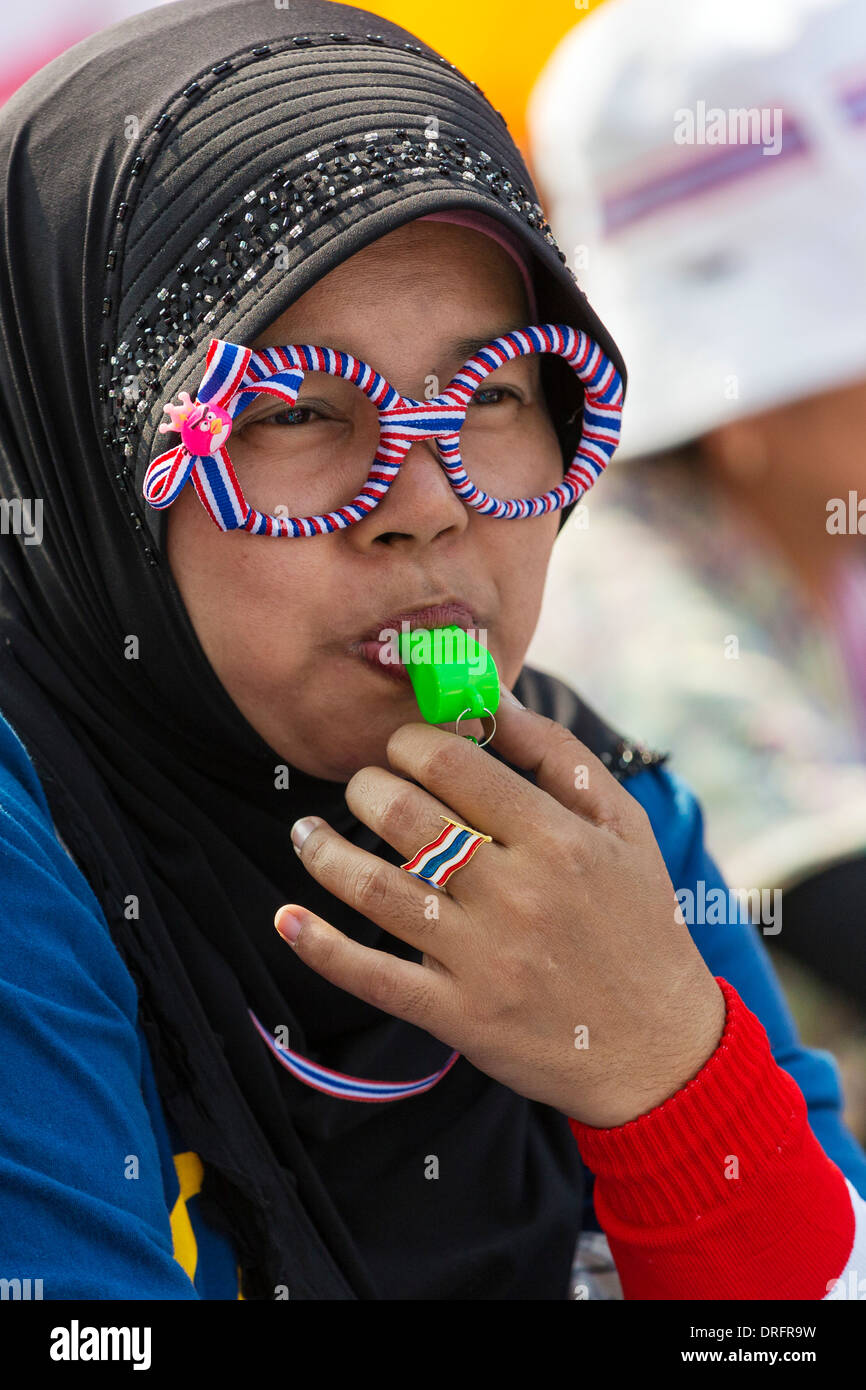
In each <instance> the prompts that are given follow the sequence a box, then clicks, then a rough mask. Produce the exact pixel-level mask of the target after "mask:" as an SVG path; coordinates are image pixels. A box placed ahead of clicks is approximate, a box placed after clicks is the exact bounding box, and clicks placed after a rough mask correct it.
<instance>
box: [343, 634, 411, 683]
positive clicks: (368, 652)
mask: <svg viewBox="0 0 866 1390" xmlns="http://www.w3.org/2000/svg"><path fill="white" fill-rule="evenodd" d="M352 650H353V651H354V652H356V653H357V655H358V656H360V657H361V658H362V659H363V660H364V661H366V662H367V664H368V665H370V666H374V667H375V668H376V670H377V671H381V672H382V675H383V676H390V677H391V679H392V680H396V681H402V682H403V683H404V684H406V685H411V681H410V680H409V672H408V671H407V670H406V667H405V666H404V665H403V663H402V661H393V660H390V659H389V660H388V661H383V660H382V659H381V656H380V655H379V654H380V652H382V651H387V653H388V656H389V658H390V657H391V644H390V643H388V642H359V643H358V645H357V646H356V647H353V649H352Z"/></svg>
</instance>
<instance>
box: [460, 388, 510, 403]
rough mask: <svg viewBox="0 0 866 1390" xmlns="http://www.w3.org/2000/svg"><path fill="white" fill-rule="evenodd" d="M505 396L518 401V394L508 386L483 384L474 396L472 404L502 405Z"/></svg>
mask: <svg viewBox="0 0 866 1390" xmlns="http://www.w3.org/2000/svg"><path fill="white" fill-rule="evenodd" d="M505 398H509V399H510V400H513V401H516V400H518V396H517V395H516V393H515V392H514V391H509V389H508V387H507V386H482V387H480V388H479V389H478V390H477V391H476V392H475V395H474V396H473V397H472V401H471V404H472V405H501V404H502V401H503V400H504V399H505Z"/></svg>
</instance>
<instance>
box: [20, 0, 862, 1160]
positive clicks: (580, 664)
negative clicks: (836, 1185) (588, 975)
mask: <svg viewBox="0 0 866 1390" xmlns="http://www.w3.org/2000/svg"><path fill="white" fill-rule="evenodd" d="M169 3H170V0H169ZM149 8H153V6H152V4H151V3H139V2H138V0H89V3H87V2H84V0H63V3H60V2H59V0H29V3H28V4H27V5H26V6H21V7H20V8H19V7H17V6H6V7H4V9H3V12H2V15H0V55H2V56H0V102H2V101H5V100H7V99H8V97H9V96H10V94H11V93H12V92H13V91H14V90H15V89H16V87H18V86H19V85H21V83H23V82H24V81H26V79H27V78H28V77H29V76H30V75H31V74H32V73H33V72H35V71H36V70H37V69H38V68H39V67H41V66H42V65H43V64H45V63H46V62H49V61H50V60H51V59H52V58H53V57H55V56H56V55H57V54H58V53H60V52H62V51H63V50H65V49H66V48H68V47H69V46H71V45H72V44H74V43H76V42H78V41H79V40H80V39H82V38H84V37H85V36H86V35H87V34H89V33H92V32H93V31H95V30H97V29H100V28H104V27H106V26H107V25H110V24H113V23H115V22H117V21H118V20H120V19H123V18H125V17H126V16H127V15H129V14H131V13H134V12H136V11H138V10H143V9H149ZM361 8H369V9H370V10H371V13H374V14H380V15H382V16H384V17H387V18H389V19H392V20H394V21H396V22H397V23H400V24H403V25H405V26H406V28H408V29H410V30H411V31H412V32H414V33H415V34H417V35H418V36H419V37H420V38H422V39H423V40H425V41H426V42H428V43H430V44H432V45H433V46H434V47H435V48H437V49H438V50H439V51H440V52H443V53H445V54H447V56H448V57H449V59H450V60H451V61H453V62H455V63H456V64H457V65H458V66H459V67H460V68H461V69H462V70H463V71H464V72H465V73H466V74H467V75H468V76H470V77H471V78H473V79H474V80H475V81H477V82H478V83H479V85H480V86H481V88H482V89H483V91H484V92H485V94H486V95H487V97H488V98H489V99H490V100H491V101H492V103H493V104H494V106H496V107H497V108H498V109H499V110H500V111H501V112H502V113H503V115H504V116H505V118H506V120H507V121H508V124H509V126H510V128H511V130H512V133H513V134H514V136H515V138H516V140H517V142H518V144H520V146H521V148H522V149H523V152H524V155H525V157H526V159H527V162H528V164H529V166H530V168H531V170H532V172H533V176H534V178H535V180H536V183H537V185H538V187H539V191H540V193H541V197H542V201H543V203H544V206H545V210H546V212H547V215H548V217H549V219H550V221H551V223H552V226H553V229H554V232H555V233H556V236H557V240H558V242H559V244H560V246H561V247H562V248H563V250H565V251H566V253H567V254H568V257H569V261H570V263H571V265H572V267H573V268H574V270H575V271H576V272H577V275H578V279H579V280H580V283H581V285H582V286H583V288H584V289H585V290H586V291H587V293H588V294H589V297H590V299H591V301H592V303H593V305H594V307H595V308H596V309H597V310H598V312H599V313H600V315H601V317H602V319H603V320H604V321H605V323H606V324H607V325H608V326H609V327H610V329H611V331H612V333H613V335H614V337H615V338H616V340H617V342H618V343H619V345H620V347H621V348H622V351H623V353H624V356H625V360H626V364H627V367H628V371H629V390H628V399H627V402H626V408H625V413H624V417H623V436H622V445H621V448H620V450H619V452H618V453H617V455H616V457H615V459H614V462H613V466H612V467H611V469H610V472H609V474H608V476H607V477H605V478H604V479H603V480H602V482H601V485H600V486H599V487H598V488H597V489H594V490H593V492H591V493H590V494H589V496H588V498H587V501H586V503H585V504H584V505H583V506H581V507H580V508H578V509H577V510H576V511H575V513H574V515H573V516H572V518H571V520H570V521H569V524H568V526H567V527H566V528H565V530H564V531H563V533H562V534H561V536H560V538H559V540H558V543H557V545H556V547H555V549H554V555H553V561H552V564H551V569H550V574H549V578H548V585H547V590H546V594H545V604H544V609H543V613H542V618H541V621H540V623H539V627H538V631H537V633H536V636H535V638H534V641H533V643H532V646H531V648H530V651H529V653H528V658H527V659H528V661H529V662H530V664H532V665H535V666H539V667H541V668H542V669H544V670H546V671H550V672H552V673H553V674H555V675H558V676H560V677H561V678H562V679H564V680H566V681H567V682H568V683H569V684H570V685H571V686H573V687H574V689H576V690H577V691H578V692H579V693H580V694H581V695H582V696H583V697H584V698H585V699H586V700H588V702H589V703H590V704H592V705H594V706H595V707H596V708H597V709H598V710H599V712H600V713H601V714H603V715H604V716H605V717H606V718H607V719H608V720H609V721H610V722H611V723H613V724H614V725H615V726H617V727H618V728H619V729H620V731H621V732H622V733H623V734H625V735H627V736H629V737H633V738H637V739H640V740H642V741H644V742H646V743H648V744H650V745H651V746H653V747H655V748H658V749H660V750H662V751H666V752H671V754H672V758H671V762H670V766H671V768H672V769H673V770H674V771H675V772H676V773H677V774H679V775H680V776H681V777H682V778H683V779H684V780H685V781H686V782H687V783H688V784H689V785H690V786H692V787H693V788H694V790H695V791H696V792H697V794H698V796H699V798H700V799H701V801H702V804H703V806H704V811H705V816H706V831H707V842H708V844H709V847H710V850H711V852H712V853H713V854H714V856H715V857H716V859H717V860H718V862H719V864H720V866H721V868H722V870H723V872H724V874H725V876H726V878H727V881H728V883H729V884H731V885H732V887H734V888H739V889H742V890H744V891H746V892H748V891H749V890H761V889H762V890H764V892H765V902H766V903H767V904H768V905H772V906H768V908H767V910H766V911H764V910H762V912H761V914H760V917H759V920H757V921H756V922H755V930H756V931H759V932H761V933H762V936H763V940H764V942H765V944H766V946H767V949H768V950H769V952H770V953H771V956H772V959H773V963H774V965H775V968H776V969H777V971H778V973H779V975H780V977H781V979H782V983H783V986H784V988H785V990H786V993H787V996H788V999H789V1001H790V1004H791V1008H792V1010H793V1012H794V1014H795V1016H796V1019H797V1023H798V1025H799V1028H800V1031H801V1034H802V1036H803V1038H804V1040H805V1042H806V1043H807V1044H809V1045H810V1046H813V1047H819V1048H825V1049H827V1050H828V1051H831V1052H832V1053H833V1054H834V1055H835V1057H836V1059H837V1061H838V1063H839V1065H840V1068H841V1071H842V1075H843V1081H844V1085H845V1089H846V1095H847V1102H848V1110H847V1120H848V1123H849V1125H850V1126H851V1128H852V1130H853V1131H854V1132H855V1133H856V1134H857V1135H858V1137H859V1138H860V1140H861V1142H866V950H864V945H863V930H862V925H861V923H862V908H861V904H862V902H863V900H864V888H866V486H864V485H863V484H862V482H861V480H862V479H863V477H864V467H863V465H864V454H866V5H863V4H862V0H760V3H758V4H756V3H755V0H726V3H725V4H724V5H719V4H718V3H717V0H586V3H582V0H544V3H543V4H541V5H537V6H534V7H531V13H530V7H529V6H527V4H526V0H496V3H495V4H493V3H492V0H482V3H479V4H476V5H474V6H471V7H467V6H466V5H465V3H463V0H437V4H435V5H430V4H429V3H428V0H376V3H372V4H370V5H367V6H361ZM861 490H862V498H863V513H862V515H861V512H860V510H859V507H860V501H861ZM861 521H862V530H861V526H860V523H861ZM777 894H781V898H780V899H778V898H777V897H776V895H777ZM779 901H780V902H781V908H782V910H781V913H780V912H779V911H778V909H777V907H776V904H777V903H778V902H779ZM780 925H781V930H778V928H779V926H780ZM716 929H717V930H719V931H723V930H724V926H723V925H719V926H718V927H717V928H716Z"/></svg>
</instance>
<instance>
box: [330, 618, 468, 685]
mask: <svg viewBox="0 0 866 1390" xmlns="http://www.w3.org/2000/svg"><path fill="white" fill-rule="evenodd" d="M474 623H475V614H474V613H473V612H472V610H471V609H470V608H468V607H467V605H466V604H464V603H461V602H459V601H457V600H452V601H451V602H449V603H445V604H436V605H434V606H433V607H430V608H416V609H415V610H414V611H410V612H407V613H401V614H397V615H395V616H394V617H391V618H385V619H383V620H382V622H381V623H380V624H379V627H378V631H379V632H387V633H391V634H393V633H399V632H403V631H408V630H411V631H413V632H414V631H417V629H418V628H427V629H428V630H429V629H433V628H439V627H448V626H450V625H455V626H457V627H462V628H463V629H464V631H466V630H469V629H472V630H474V631H477V629H475V628H473V624H474ZM374 631H375V629H374ZM350 651H351V652H352V654H353V655H355V656H360V657H361V659H362V660H363V661H366V662H367V664H368V665H370V666H373V667H375V668H376V670H377V671H381V673H382V675H383V676H389V677H390V678H391V680H397V681H401V682H402V683H403V684H404V685H405V684H407V683H408V684H411V681H410V680H409V673H408V671H407V670H406V667H405V666H404V665H403V663H402V661H400V659H399V642H396V641H394V639H393V636H392V637H391V638H390V639H389V640H388V641H379V640H378V638H376V637H369V636H368V637H365V638H362V639H361V640H360V641H358V642H353V643H352V646H351V647H350ZM383 651H384V652H385V655H386V659H385V660H383V659H382V652H383ZM395 658H396V659H395Z"/></svg>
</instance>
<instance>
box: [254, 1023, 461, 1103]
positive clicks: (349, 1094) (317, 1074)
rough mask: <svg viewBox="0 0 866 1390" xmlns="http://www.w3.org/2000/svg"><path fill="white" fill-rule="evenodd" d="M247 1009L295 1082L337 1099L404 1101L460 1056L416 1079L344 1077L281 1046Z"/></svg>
mask: <svg viewBox="0 0 866 1390" xmlns="http://www.w3.org/2000/svg"><path fill="white" fill-rule="evenodd" d="M247 1012H248V1013H249V1016H250V1018H251V1019H252V1021H253V1023H254V1025H255V1027H256V1029H257V1030H258V1032H259V1035H260V1036H261V1037H262V1038H263V1039H264V1041H265V1042H266V1043H267V1045H268V1047H269V1049H270V1051H271V1052H272V1053H273V1055H274V1056H275V1057H276V1059H277V1061H278V1062H279V1063H280V1065H281V1066H283V1067H285V1069H286V1071H288V1072H291V1074H292V1076H294V1077H296V1079H297V1080H298V1081H303V1083H304V1085H305V1086H311V1087H312V1088H313V1090H314V1091H323V1092H324V1093H325V1095H328V1096H336V1097H337V1099H339V1100H360V1101H366V1102H368V1103H369V1102H371V1101H380V1102H381V1101H385V1100H408V1098H409V1097H410V1096H420V1095H423V1093H424V1092H425V1091H429V1090H430V1089H431V1088H432V1087H433V1086H435V1085H436V1083H437V1081H441V1080H442V1078H443V1076H445V1075H446V1074H447V1073H448V1072H449V1071H450V1070H451V1068H452V1067H453V1066H454V1063H455V1062H456V1061H457V1058H458V1057H459V1056H460V1053H459V1052H452V1053H451V1055H450V1057H449V1058H448V1060H447V1061H446V1062H445V1064H444V1066H441V1067H440V1068H439V1070H438V1071H434V1072H430V1074H429V1076H422V1077H421V1079H420V1080H419V1081H365V1080H364V1078H363V1077H361V1076H347V1075H346V1073H345V1072H341V1071H333V1070H332V1069H331V1068H330V1067H323V1066H322V1065H321V1064H320V1063H319V1062H311V1061H310V1059H309V1057H303V1056H302V1055H301V1053H300V1052H293V1051H292V1049H291V1048H290V1047H283V1045H282V1044H281V1043H278V1042H277V1041H276V1039H275V1038H274V1036H273V1034H271V1033H269V1032H268V1030H267V1029H266V1028H264V1027H263V1026H262V1024H261V1023H260V1022H259V1020H258V1019H257V1018H256V1016H255V1014H254V1013H253V1011H252V1009H248V1010H247Z"/></svg>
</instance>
